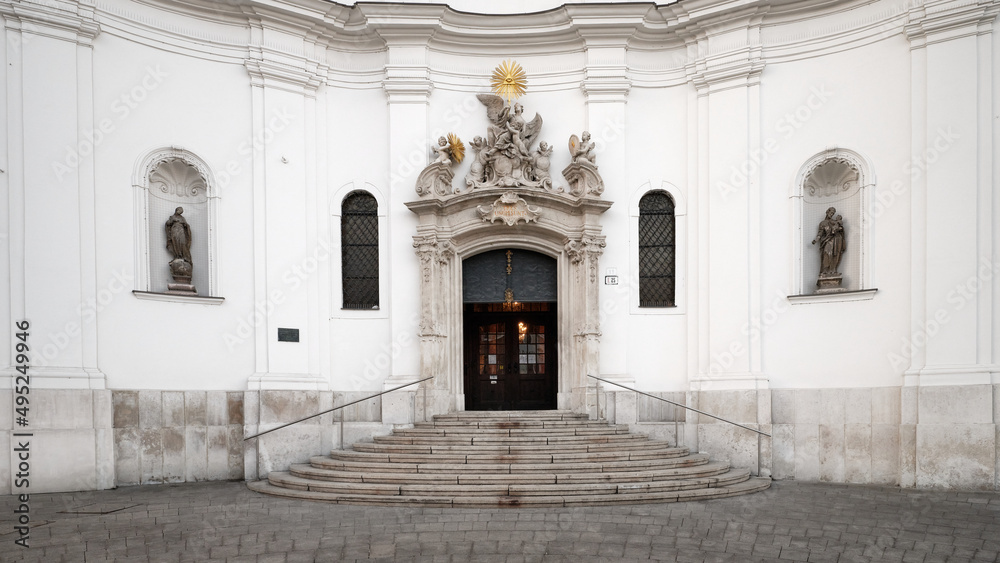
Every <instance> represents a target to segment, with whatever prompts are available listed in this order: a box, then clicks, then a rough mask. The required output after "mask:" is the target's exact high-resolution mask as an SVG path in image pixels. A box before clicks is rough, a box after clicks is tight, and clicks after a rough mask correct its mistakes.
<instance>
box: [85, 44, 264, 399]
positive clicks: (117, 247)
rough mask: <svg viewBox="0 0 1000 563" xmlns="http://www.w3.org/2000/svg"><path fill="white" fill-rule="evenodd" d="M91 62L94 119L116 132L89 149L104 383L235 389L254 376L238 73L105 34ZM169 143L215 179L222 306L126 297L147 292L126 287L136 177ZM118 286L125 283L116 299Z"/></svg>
mask: <svg viewBox="0 0 1000 563" xmlns="http://www.w3.org/2000/svg"><path fill="white" fill-rule="evenodd" d="M94 58H95V64H94V75H95V79H94V84H95V93H94V106H95V116H94V117H95V121H98V122H99V121H101V120H104V119H107V120H109V121H110V122H111V123H112V124H113V126H114V130H113V131H112V132H111V133H108V134H107V135H106V137H105V138H104V140H103V142H102V143H100V144H99V146H98V147H97V152H96V167H95V169H96V185H97V233H96V237H97V248H98V253H97V262H98V267H97V272H98V280H97V286H98V288H102V289H104V288H106V289H108V290H109V292H110V293H111V294H112V296H113V297H112V298H111V299H110V300H109V302H107V303H98V304H97V306H96V310H95V311H94V312H95V313H96V318H97V323H98V347H99V349H100V351H101V354H100V360H101V369H102V370H103V371H104V372H105V373H106V374H107V376H108V386H109V387H111V388H116V389H163V390H196V389H242V388H244V387H245V386H246V379H247V376H248V375H249V374H250V373H252V372H253V363H252V360H253V340H252V332H253V331H252V324H250V323H252V322H253V309H254V303H253V285H252V280H253V266H252V260H251V258H252V247H251V245H250V244H248V243H249V241H250V240H251V239H250V236H249V234H248V233H251V232H252V231H253V228H254V224H253V220H252V207H251V204H252V200H251V197H250V194H251V175H250V168H251V164H252V158H253V157H254V154H253V148H252V138H251V130H250V123H249V117H250V86H249V77H248V75H247V71H246V69H245V68H243V66H242V65H237V64H224V63H220V62H212V61H206V60H202V59H199V58H195V57H191V56H188V55H181V54H174V53H171V52H168V51H165V50H161V49H154V48H150V47H146V46H143V45H139V44H136V43H135V42H132V41H126V40H124V39H120V38H118V37H115V36H113V35H111V34H105V35H101V36H100V37H99V40H98V42H97V45H96V46H95V56H94ZM144 80H145V81H146V86H149V85H155V88H152V89H150V88H147V87H146V86H143V81H144ZM122 96H126V97H127V98H128V99H127V100H123V99H122ZM130 103H131V104H132V105H135V107H134V108H133V107H130V105H129V104H130ZM171 145H174V146H181V147H184V148H186V149H188V150H190V151H191V152H193V153H195V154H197V155H198V156H200V157H201V158H202V159H204V160H205V162H206V163H208V165H209V166H210V167H211V168H212V171H213V172H214V173H215V174H216V175H217V176H216V181H217V183H216V188H217V190H218V193H219V195H220V201H219V204H218V205H219V207H218V209H219V221H218V231H217V232H216V233H215V236H216V237H217V238H218V240H219V243H220V244H219V247H218V248H219V253H218V257H217V264H216V267H217V268H218V271H219V289H218V291H217V292H216V294H217V296H219V297H224V298H225V299H226V300H225V302H224V303H223V304H222V305H217V306H216V305H202V304H189V303H175V302H160V301H144V300H140V299H137V298H136V297H134V296H133V295H132V293H131V290H132V289H140V290H145V288H138V287H135V286H134V283H135V280H134V271H135V268H134V266H135V264H134V256H135V254H134V245H135V235H134V229H136V228H141V227H139V226H137V225H135V224H134V220H133V215H134V214H133V211H132V209H133V198H134V197H135V194H134V193H133V192H134V190H133V188H132V175H133V171H134V168H135V167H136V166H137V160H138V159H139V158H141V157H142V156H143V155H144V154H145V153H146V152H148V151H149V150H151V149H154V148H157V147H164V146H171ZM227 170H228V173H227V175H223V172H225V171H227ZM220 180H221V181H220ZM121 278H126V279H130V280H132V284H131V285H130V286H129V287H128V288H127V289H125V290H124V291H117V292H116V291H113V290H114V289H116V288H117V287H118V286H119V285H120V284H119V283H117V282H116V280H118V279H121ZM101 295H102V294H101V293H100V292H99V296H101ZM247 325H249V326H247Z"/></svg>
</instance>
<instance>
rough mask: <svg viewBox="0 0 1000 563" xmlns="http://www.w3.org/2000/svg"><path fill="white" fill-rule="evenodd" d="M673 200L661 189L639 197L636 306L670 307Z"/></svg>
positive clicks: (672, 268)
mask: <svg viewBox="0 0 1000 563" xmlns="http://www.w3.org/2000/svg"><path fill="white" fill-rule="evenodd" d="M674 227H675V223H674V200H673V199H671V198H670V195H668V194H667V192H664V191H654V192H649V193H647V194H646V195H644V196H642V199H640V200H639V306H640V307H673V306H674V293H675V287H676V276H675V268H674V265H675V264H676V253H675V242H674V239H675V237H674V231H675V228H674Z"/></svg>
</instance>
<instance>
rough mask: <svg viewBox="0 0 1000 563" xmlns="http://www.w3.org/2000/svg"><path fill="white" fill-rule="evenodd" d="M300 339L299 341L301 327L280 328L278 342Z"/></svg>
mask: <svg viewBox="0 0 1000 563" xmlns="http://www.w3.org/2000/svg"><path fill="white" fill-rule="evenodd" d="M298 341H299V329H297V328H279V329H278V342H298Z"/></svg>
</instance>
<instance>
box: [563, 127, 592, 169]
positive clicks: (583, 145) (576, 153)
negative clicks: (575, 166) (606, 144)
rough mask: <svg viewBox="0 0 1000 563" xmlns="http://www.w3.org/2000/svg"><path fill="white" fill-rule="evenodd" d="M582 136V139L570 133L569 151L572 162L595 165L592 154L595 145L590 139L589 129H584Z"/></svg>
mask: <svg viewBox="0 0 1000 563" xmlns="http://www.w3.org/2000/svg"><path fill="white" fill-rule="evenodd" d="M582 137H583V138H582V139H577V138H576V135H570V138H569V152H570V154H571V155H572V157H573V162H576V163H579V164H590V165H591V166H597V162H596V157H595V156H594V148H595V145H594V143H593V142H591V140H590V131H584V132H583V135H582Z"/></svg>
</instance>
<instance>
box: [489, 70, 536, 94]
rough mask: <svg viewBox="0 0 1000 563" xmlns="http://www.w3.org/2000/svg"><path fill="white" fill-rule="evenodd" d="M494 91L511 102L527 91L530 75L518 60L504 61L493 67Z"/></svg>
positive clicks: (492, 82)
mask: <svg viewBox="0 0 1000 563" xmlns="http://www.w3.org/2000/svg"><path fill="white" fill-rule="evenodd" d="M490 83H491V84H492V86H493V93H494V94H496V95H497V96H500V97H503V98H506V99H507V103H510V102H512V101H514V100H516V99H517V98H520V97H521V96H523V95H524V93H525V92H526V91H527V89H526V88H527V86H528V76H527V75H526V74H525V73H524V69H523V68H521V65H519V64H517V61H504V62H502V63H500V65H499V66H497V67H496V68H495V69H493V80H492V81H491V82H490Z"/></svg>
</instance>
